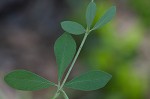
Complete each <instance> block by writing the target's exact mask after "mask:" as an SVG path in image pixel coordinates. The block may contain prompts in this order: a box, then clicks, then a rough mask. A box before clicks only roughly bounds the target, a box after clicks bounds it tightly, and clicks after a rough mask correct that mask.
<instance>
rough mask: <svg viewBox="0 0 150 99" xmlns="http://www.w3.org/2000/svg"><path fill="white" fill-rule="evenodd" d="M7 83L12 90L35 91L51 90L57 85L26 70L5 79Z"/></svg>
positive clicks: (9, 75)
mask: <svg viewBox="0 0 150 99" xmlns="http://www.w3.org/2000/svg"><path fill="white" fill-rule="evenodd" d="M4 80H5V82H6V83H7V84H8V85H9V86H11V87H12V88H15V89H18V90H25V91H33V90H40V89H45V88H49V87H50V86H54V85H55V84H54V83H52V82H50V81H48V80H47V79H45V78H43V77H41V76H39V75H37V74H35V73H32V72H30V71H26V70H15V71H12V72H10V73H8V74H7V75H6V76H5V77H4Z"/></svg>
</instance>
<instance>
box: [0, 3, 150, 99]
mask: <svg viewBox="0 0 150 99" xmlns="http://www.w3.org/2000/svg"><path fill="white" fill-rule="evenodd" d="M89 2H90V0H0V99H50V97H51V96H52V95H53V93H54V92H55V88H53V87H52V88H49V89H45V90H41V91H35V92H24V91H18V90H14V89H12V88H10V87H9V86H8V85H6V84H5V82H4V81H3V77H4V75H6V74H7V73H8V72H10V71H11V70H14V69H26V70H29V71H32V72H35V73H37V74H39V75H41V76H43V77H45V78H47V79H49V80H51V81H54V82H57V65H56V61H55V56H54V51H53V46H54V42H55V40H56V39H57V38H58V37H59V36H60V35H61V34H62V33H63V30H62V29H61V27H60V22H61V21H64V20H71V21H77V22H79V23H81V24H82V25H84V26H86V25H85V10H86V7H87V5H88V3H89ZM95 2H96V3H97V15H96V18H95V21H97V20H98V19H99V17H100V16H102V15H103V14H104V12H105V11H106V10H108V8H109V7H111V6H112V5H116V6H117V15H116V17H115V18H114V19H113V20H112V21H111V22H109V23H108V24H107V25H105V26H104V27H103V28H101V29H99V30H97V31H94V32H93V33H91V34H90V35H89V37H88V39H87V41H86V44H85V45H84V48H83V50H82V52H81V54H80V56H79V58H78V60H77V62H76V64H75V67H74V69H73V71H72V73H71V75H70V78H69V79H71V78H73V77H74V76H76V75H79V74H80V73H82V72H86V71H88V70H91V69H92V70H103V71H106V72H108V73H110V74H112V76H113V78H112V80H111V81H110V82H109V83H108V84H107V86H106V87H104V88H102V89H99V90H96V91H91V92H83V91H74V90H71V89H66V91H67V93H68V95H69V97H70V99H150V86H149V84H150V78H149V76H150V66H149V65H150V11H149V9H150V6H149V4H150V1H149V0H95ZM73 37H74V38H75V40H76V42H77V44H78V45H79V44H80V42H81V40H82V37H83V35H81V36H73ZM60 99H63V98H62V97H60Z"/></svg>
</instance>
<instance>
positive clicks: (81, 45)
mask: <svg viewBox="0 0 150 99" xmlns="http://www.w3.org/2000/svg"><path fill="white" fill-rule="evenodd" d="M90 32H91V30H88V29H87V30H86V33H85V35H84V37H83V40H82V42H81V44H80V46H79V49H78V51H77V53H76V55H75V57H74V59H73V61H72V64H71V66H70V68H69V70H68V72H67V74H66V76H65V78H64V80H63V82H62V84H61V85H60V82H58V89H57V91H56V93H55V95H54V97H53V98H52V99H56V98H57V97H58V96H59V94H60V91H62V88H63V86H64V84H65V83H66V81H67V79H68V77H69V75H70V73H71V70H72V69H73V66H74V64H75V62H76V60H77V58H78V56H79V54H80V52H81V49H82V47H83V45H84V43H85V41H86V38H87V36H88V35H89V33H90ZM62 92H63V94H65V93H64V91H62ZM65 95H66V94H65Z"/></svg>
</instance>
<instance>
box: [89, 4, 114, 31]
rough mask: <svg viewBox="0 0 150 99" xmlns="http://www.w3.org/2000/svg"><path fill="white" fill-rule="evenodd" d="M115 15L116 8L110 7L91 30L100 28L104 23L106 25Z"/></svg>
mask: <svg viewBox="0 0 150 99" xmlns="http://www.w3.org/2000/svg"><path fill="white" fill-rule="evenodd" d="M115 14H116V6H112V7H111V8H110V9H109V10H108V11H107V12H106V13H105V14H104V15H103V16H102V18H101V19H100V20H99V21H98V22H97V23H96V24H95V26H94V27H93V29H92V30H95V29H98V28H101V27H102V26H104V25H105V24H106V23H108V22H109V21H110V20H111V19H112V18H113V17H114V16H115Z"/></svg>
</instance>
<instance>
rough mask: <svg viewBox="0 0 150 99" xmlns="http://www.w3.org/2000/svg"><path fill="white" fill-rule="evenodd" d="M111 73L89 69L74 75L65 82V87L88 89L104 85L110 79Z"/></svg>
mask: <svg viewBox="0 0 150 99" xmlns="http://www.w3.org/2000/svg"><path fill="white" fill-rule="evenodd" d="M111 77H112V76H111V75H110V74H108V73H106V72H103V71H90V72H87V73H85V74H82V75H80V76H78V77H75V78H74V79H72V80H71V81H69V82H67V83H66V84H65V86H66V87H69V88H72V89H77V90H83V91H90V90H96V89H99V88H102V87H104V86H105V85H106V84H107V83H108V81H109V80H110V79H111Z"/></svg>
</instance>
